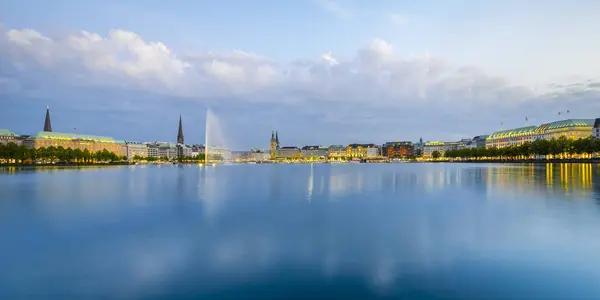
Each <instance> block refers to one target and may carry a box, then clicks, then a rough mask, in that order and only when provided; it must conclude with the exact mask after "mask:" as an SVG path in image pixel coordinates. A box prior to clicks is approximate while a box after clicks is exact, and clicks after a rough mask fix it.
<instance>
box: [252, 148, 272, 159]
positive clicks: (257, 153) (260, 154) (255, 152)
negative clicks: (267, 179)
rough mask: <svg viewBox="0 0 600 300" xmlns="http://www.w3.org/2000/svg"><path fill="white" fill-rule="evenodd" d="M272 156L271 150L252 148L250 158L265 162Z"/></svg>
mask: <svg viewBox="0 0 600 300" xmlns="http://www.w3.org/2000/svg"><path fill="white" fill-rule="evenodd" d="M270 157H271V155H270V153H269V151H266V150H261V149H252V150H251V151H250V160H252V161H256V162H259V161H260V162H263V161H267V160H269V158H270Z"/></svg>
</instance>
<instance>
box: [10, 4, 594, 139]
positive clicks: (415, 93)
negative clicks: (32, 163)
mask: <svg viewBox="0 0 600 300" xmlns="http://www.w3.org/2000/svg"><path fill="white" fill-rule="evenodd" d="M599 16H600V3H598V1H590V0H576V1H570V2H568V3H567V2H565V1H553V0H547V1H539V0H532V1H527V2H526V3H524V1H515V0H508V1H499V0H490V1H467V0H447V1H441V0H439V1H436V0H429V1H391V0H389V1H388V0H373V1H358V0H355V1H351V0H337V1H336V0H306V1H275V0H257V1H233V0H223V1H166V2H165V1H155V0H148V1H116V0H113V1H64V0H57V1H52V3H50V2H47V1H39V0H37V1H36V0H19V1H12V0H8V1H3V2H2V3H0V24H1V25H0V26H1V27H0V59H1V60H0V63H1V64H0V110H1V111H2V112H3V118H2V119H0V128H8V129H10V130H13V131H15V132H19V133H34V132H36V131H38V130H40V129H41V126H42V125H43V124H42V123H43V115H44V108H45V106H46V104H48V105H50V106H51V108H52V114H53V123H54V124H53V127H54V128H55V130H60V131H71V130H72V128H74V127H76V128H78V131H79V132H85V133H90V134H102V135H110V136H113V137H115V138H118V139H130V140H143V141H154V140H160V141H174V140H175V136H176V130H177V119H178V116H179V114H180V113H181V114H183V116H184V131H185V134H186V139H187V142H189V143H200V142H202V140H203V139H204V111H205V109H206V108H207V107H211V108H212V109H213V110H214V111H215V113H216V114H217V115H218V116H219V117H220V119H221V122H222V124H223V127H224V131H225V133H226V135H227V138H228V140H229V143H230V144H231V146H232V147H234V148H239V149H245V148H250V147H267V146H268V138H269V137H270V132H271V130H272V129H273V128H277V129H278V130H279V131H280V134H281V140H282V143H283V144H285V145H304V144H333V143H340V144H348V143H352V142H374V143H383V142H385V141H389V140H413V141H414V140H417V139H418V138H419V137H421V136H423V137H424V139H425V140H452V139H459V138H461V137H469V136H474V135H479V134H487V133H491V132H493V131H495V130H498V129H500V128H501V126H500V123H503V124H504V125H503V127H504V128H505V129H506V128H508V127H518V126H523V125H525V121H524V118H525V116H527V117H529V120H530V123H542V122H549V121H553V120H555V119H557V118H558V116H557V112H558V111H566V110H567V109H568V110H570V111H571V113H570V116H571V117H574V118H575V117H577V118H596V117H600V116H599V115H595V114H594V111H596V112H597V111H600V110H599V108H600V101H599V98H598V95H599V93H598V89H599V88H600V84H599V82H600V80H599V78H598V71H597V70H600V59H598V55H597V53H600V40H598V39H597V36H599V34H600V22H597V18H598V17H599Z"/></svg>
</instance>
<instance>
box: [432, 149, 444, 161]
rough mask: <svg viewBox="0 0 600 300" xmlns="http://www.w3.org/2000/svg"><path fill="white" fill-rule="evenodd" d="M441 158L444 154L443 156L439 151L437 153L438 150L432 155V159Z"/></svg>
mask: <svg viewBox="0 0 600 300" xmlns="http://www.w3.org/2000/svg"><path fill="white" fill-rule="evenodd" d="M441 156H442V154H441V153H440V152H439V151H437V150H436V151H433V152H432V153H431V157H433V159H438V158H440V157H441Z"/></svg>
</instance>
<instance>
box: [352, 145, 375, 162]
mask: <svg viewBox="0 0 600 300" xmlns="http://www.w3.org/2000/svg"><path fill="white" fill-rule="evenodd" d="M378 155H379V148H378V147H377V146H376V145H375V144H350V145H348V147H346V156H347V157H349V158H352V159H353V158H360V159H362V158H367V157H376V156H378Z"/></svg>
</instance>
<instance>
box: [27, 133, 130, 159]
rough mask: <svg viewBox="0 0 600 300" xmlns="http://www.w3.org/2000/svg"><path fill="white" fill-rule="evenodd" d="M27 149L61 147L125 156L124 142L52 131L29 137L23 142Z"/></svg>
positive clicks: (102, 137)
mask: <svg viewBox="0 0 600 300" xmlns="http://www.w3.org/2000/svg"><path fill="white" fill-rule="evenodd" d="M23 144H24V145H26V146H27V147H29V148H35V149H39V148H42V147H44V148H48V147H51V146H52V147H63V148H65V149H68V148H71V149H73V150H75V149H79V150H82V151H83V150H86V149H87V150H88V151H90V152H98V151H103V150H107V151H109V152H112V153H114V154H116V155H118V156H127V147H126V145H125V142H124V141H117V140H115V139H113V138H112V137H108V136H97V135H85V134H76V133H63V132H52V131H40V132H38V133H37V134H36V135H33V136H29V137H28V138H26V139H25V141H23Z"/></svg>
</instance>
